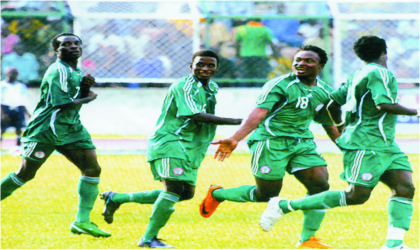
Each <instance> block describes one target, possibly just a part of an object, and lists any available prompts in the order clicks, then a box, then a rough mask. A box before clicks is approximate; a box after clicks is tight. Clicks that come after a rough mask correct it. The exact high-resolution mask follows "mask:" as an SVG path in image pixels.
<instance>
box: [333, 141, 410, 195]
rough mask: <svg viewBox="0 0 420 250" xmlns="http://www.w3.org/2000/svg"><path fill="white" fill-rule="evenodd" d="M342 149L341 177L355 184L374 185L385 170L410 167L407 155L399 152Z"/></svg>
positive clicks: (408, 169)
mask: <svg viewBox="0 0 420 250" xmlns="http://www.w3.org/2000/svg"><path fill="white" fill-rule="evenodd" d="M341 150H342V151H343V164H344V172H343V173H341V175H340V177H341V179H343V180H345V181H347V182H348V183H350V184H353V185H355V186H362V187H375V186H376V185H378V182H379V179H380V178H381V176H382V174H383V173H384V172H385V171H387V170H396V169H400V170H407V171H410V172H413V170H412V169H411V165H410V162H409V161H408V157H407V156H406V155H405V154H404V153H403V152H401V151H399V152H392V153H390V152H377V151H371V150H345V149H341Z"/></svg>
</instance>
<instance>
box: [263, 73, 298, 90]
mask: <svg viewBox="0 0 420 250" xmlns="http://www.w3.org/2000/svg"><path fill="white" fill-rule="evenodd" d="M297 82H299V79H298V78H297V77H296V75H295V74H293V73H289V74H284V75H280V76H277V77H274V78H273V79H271V80H269V81H268V82H267V83H266V84H267V85H276V86H278V87H281V88H287V87H288V86H290V85H291V84H293V83H297Z"/></svg>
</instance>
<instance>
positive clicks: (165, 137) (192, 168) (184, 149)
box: [101, 50, 242, 248]
mask: <svg viewBox="0 0 420 250" xmlns="http://www.w3.org/2000/svg"><path fill="white" fill-rule="evenodd" d="M190 68H191V71H192V73H191V74H189V75H187V76H185V77H183V78H181V79H179V80H178V81H177V82H175V83H173V84H172V85H171V87H170V88H169V91H168V93H167V95H166V98H165V100H164V102H163V106H162V113H161V115H160V117H159V119H158V121H157V125H156V130H155V132H154V134H152V135H151V136H150V137H149V138H148V147H147V161H148V162H149V163H150V168H151V171H152V174H153V176H154V179H155V180H158V181H161V182H162V184H163V186H164V190H160V189H159V190H152V191H141V192H136V193H115V192H113V191H106V192H104V193H102V194H101V198H102V199H104V200H105V209H104V212H103V215H104V219H105V221H106V222H108V223H112V222H113V215H114V213H115V211H116V210H117V209H118V208H119V207H120V205H121V204H124V203H127V202H136V203H140V204H154V205H153V212H152V215H151V216H150V221H149V224H148V227H147V230H146V232H145V234H144V235H143V237H141V239H140V241H139V242H138V246H139V247H150V248H157V247H163V248H173V247H172V246H170V245H168V244H166V243H164V242H162V241H161V240H160V239H158V238H157V237H158V233H159V231H160V229H161V228H163V227H164V226H165V224H166V223H167V221H168V220H169V218H170V217H171V214H172V213H173V212H174V211H175V208H174V205H175V203H176V202H178V201H183V200H189V199H191V198H193V197H194V192H195V185H196V180H197V170H198V168H199V167H200V164H201V162H202V161H203V159H204V157H205V155H206V151H207V148H208V147H209V145H210V142H211V141H212V140H213V138H214V135H215V132H216V125H239V124H241V122H242V119H233V118H222V117H218V116H214V113H215V105H216V94H217V92H218V90H219V88H218V86H217V84H216V83H215V82H214V81H212V80H211V77H212V76H213V75H214V74H215V73H216V72H217V70H218V69H219V57H218V55H217V54H216V53H215V52H213V51H211V50H203V51H199V52H197V53H195V54H194V55H193V57H192V61H191V64H190Z"/></svg>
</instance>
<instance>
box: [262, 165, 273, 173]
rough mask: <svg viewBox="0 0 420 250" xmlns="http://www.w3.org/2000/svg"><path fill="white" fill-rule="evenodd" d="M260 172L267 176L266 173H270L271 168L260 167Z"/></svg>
mask: <svg viewBox="0 0 420 250" xmlns="http://www.w3.org/2000/svg"><path fill="white" fill-rule="evenodd" d="M260 172H261V173H263V174H268V173H270V172H271V168H270V167H269V166H262V167H261V168H260Z"/></svg>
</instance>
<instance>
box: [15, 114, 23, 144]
mask: <svg viewBox="0 0 420 250" xmlns="http://www.w3.org/2000/svg"><path fill="white" fill-rule="evenodd" d="M14 123H15V124H14V126H15V128H16V145H17V146H20V144H21V142H20V140H21V138H22V128H23V126H24V124H25V109H24V107H23V106H19V107H18V110H17V112H16V119H15V121H14Z"/></svg>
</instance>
